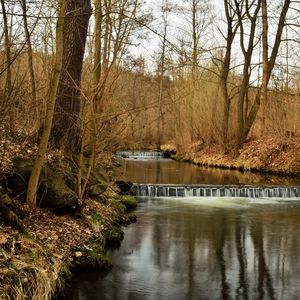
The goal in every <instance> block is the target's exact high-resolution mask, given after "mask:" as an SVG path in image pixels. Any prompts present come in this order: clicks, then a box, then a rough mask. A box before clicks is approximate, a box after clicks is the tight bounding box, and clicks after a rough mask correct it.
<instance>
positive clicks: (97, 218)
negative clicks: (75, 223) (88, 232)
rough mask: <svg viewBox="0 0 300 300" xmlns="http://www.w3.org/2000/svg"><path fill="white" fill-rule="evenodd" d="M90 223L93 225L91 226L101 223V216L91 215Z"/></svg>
mask: <svg viewBox="0 0 300 300" xmlns="http://www.w3.org/2000/svg"><path fill="white" fill-rule="evenodd" d="M91 222H92V223H93V224H95V223H98V224H99V223H101V216H100V214H99V213H95V214H93V215H92V216H91Z"/></svg>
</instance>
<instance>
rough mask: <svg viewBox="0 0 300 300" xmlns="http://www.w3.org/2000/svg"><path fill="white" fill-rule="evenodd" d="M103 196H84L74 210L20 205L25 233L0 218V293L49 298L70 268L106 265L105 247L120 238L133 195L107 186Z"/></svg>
mask: <svg viewBox="0 0 300 300" xmlns="http://www.w3.org/2000/svg"><path fill="white" fill-rule="evenodd" d="M103 197H105V198H106V200H105V201H104V202H103V203H100V202H97V201H95V200H91V199H89V200H87V201H86V206H85V207H84V208H83V209H82V211H81V215H80V216H57V215H54V214H53V213H51V212H49V211H48V210H46V209H37V210H36V211H35V212H33V213H31V212H30V211H29V210H27V208H26V206H24V207H23V209H24V211H25V213H26V218H24V220H23V225H24V228H26V231H27V234H26V235H24V234H21V233H20V232H19V231H18V230H13V229H12V228H11V227H8V226H6V225H4V224H3V223H2V224H1V223H0V281H1V284H0V299H1V300H6V299H7V300H8V299H9V300H11V299H14V300H15V299H17V300H19V299H20V300H23V299H24V300H25V299H33V300H46V299H51V298H52V297H53V296H54V294H55V293H57V291H59V290H61V289H62V288H63V283H64V280H65V279H67V278H69V277H70V274H71V273H70V272H71V271H74V270H83V269H88V270H95V269H105V270H109V269H110V268H111V267H112V264H111V261H110V260H109V259H108V258H107V257H106V255H105V252H106V249H107V247H109V246H113V245H116V244H117V243H120V241H121V240H122V239H123V236H124V233H123V231H122V225H123V224H128V223H129V221H130V222H132V221H135V218H136V217H133V214H132V212H130V211H129V210H128V208H129V206H130V207H132V206H133V203H134V199H131V200H130V201H128V199H125V200H124V199H123V197H122V196H118V195H117V194H115V193H112V192H110V193H108V194H106V195H103ZM123 202H125V203H127V202H130V205H129V206H128V208H127V206H126V205H125V204H123ZM121 205H122V206H121Z"/></svg>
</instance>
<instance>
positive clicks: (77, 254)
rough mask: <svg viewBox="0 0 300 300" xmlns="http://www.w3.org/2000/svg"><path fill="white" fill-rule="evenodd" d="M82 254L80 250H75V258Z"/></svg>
mask: <svg viewBox="0 0 300 300" xmlns="http://www.w3.org/2000/svg"><path fill="white" fill-rule="evenodd" d="M82 255H83V254H82V252H80V251H76V252H75V257H76V258H78V257H80V256H82Z"/></svg>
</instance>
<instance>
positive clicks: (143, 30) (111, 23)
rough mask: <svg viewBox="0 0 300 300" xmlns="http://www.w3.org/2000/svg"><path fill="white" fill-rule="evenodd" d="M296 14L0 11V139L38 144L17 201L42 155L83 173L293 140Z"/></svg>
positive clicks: (235, 3) (297, 117)
mask: <svg viewBox="0 0 300 300" xmlns="http://www.w3.org/2000/svg"><path fill="white" fill-rule="evenodd" d="M299 5H300V2H299V1H289V0H284V1H266V0H253V1H245V0H224V1H215V3H213V2H207V1H202V0H185V1H175V0H174V1H170V0H162V1H154V2H153V3H152V2H150V1H149V2H147V1H140V0H122V1H113V0H104V1H103V0H95V1H90V0H77V1H75V0H61V1H52V0H38V1H33V2H32V1H26V0H10V1H5V0H1V19H0V22H1V35H0V39H1V40H0V47H1V48H0V51H1V52H0V60H1V63H0V82H1V85H0V126H1V129H2V135H5V136H13V137H16V136H19V137H20V136H21V137H22V138H23V139H30V140H31V141H33V142H38V143H39V152H38V156H37V161H36V165H35V168H34V170H35V171H34V172H33V175H32V178H31V179H32V180H31V182H32V184H31V185H30V186H31V188H30V187H29V190H28V191H29V192H28V196H27V197H28V201H29V202H30V201H31V202H32V203H34V198H35V196H34V195H35V189H36V188H35V187H34V186H36V185H37V182H38V177H39V173H40V169H41V167H42V165H43V161H44V156H45V153H46V152H47V149H48V147H50V148H51V149H60V150H63V151H65V152H73V153H81V154H82V155H83V154H84V155H86V154H87V155H89V157H90V159H91V162H92V164H93V162H94V161H95V159H96V157H97V154H99V153H100V152H101V151H104V150H105V151H107V150H109V151H115V150H117V149H141V148H149V147H152V148H153V147H157V148H159V146H160V145H162V144H166V143H173V144H176V145H177V147H179V148H180V147H183V148H184V147H186V146H187V145H190V144H193V143H200V144H203V145H212V144H213V145H219V147H220V151H222V152H223V153H228V152H231V153H233V154H234V153H236V154H237V153H238V151H239V149H241V148H242V147H243V144H244V143H245V142H246V141H249V140H251V139H259V138H263V139H264V138H270V137H279V138H281V137H289V138H294V137H296V136H297V135H299V124H300V114H299V111H300V97H299V88H300V85H299V83H300V82H299V72H298V70H299V56H298V55H299V51H298V49H299V41H300V37H299V30H298V29H299V24H300V23H299V21H300V18H299V13H300V6H299ZM78 192H79V194H80V193H81V191H78ZM30 199H31V200H30ZM32 205H33V206H34V204H32Z"/></svg>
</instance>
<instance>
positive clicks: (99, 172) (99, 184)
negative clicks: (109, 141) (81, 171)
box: [87, 166, 108, 198]
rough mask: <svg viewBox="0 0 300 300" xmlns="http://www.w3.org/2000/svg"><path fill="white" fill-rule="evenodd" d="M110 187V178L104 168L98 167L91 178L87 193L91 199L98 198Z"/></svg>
mask: <svg viewBox="0 0 300 300" xmlns="http://www.w3.org/2000/svg"><path fill="white" fill-rule="evenodd" d="M107 187H108V176H107V173H106V171H105V169H104V168H102V167H101V166H96V167H95V168H94V171H93V173H92V175H91V178H90V183H89V186H88V189H87V193H88V195H89V196H90V197H93V198H94V197H97V196H99V195H101V194H102V193H104V192H105V191H106V189H107Z"/></svg>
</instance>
